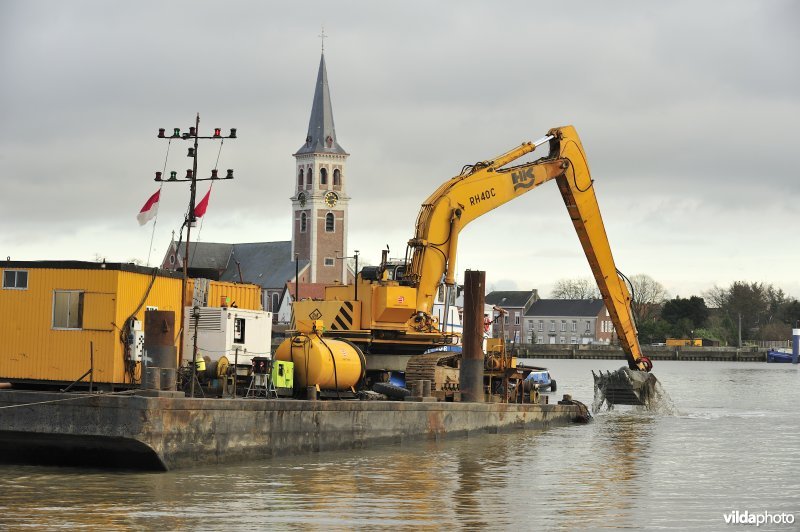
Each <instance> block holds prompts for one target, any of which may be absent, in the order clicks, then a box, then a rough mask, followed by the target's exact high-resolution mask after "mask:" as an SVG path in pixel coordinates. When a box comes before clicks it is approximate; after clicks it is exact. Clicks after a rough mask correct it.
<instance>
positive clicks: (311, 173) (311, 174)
mask: <svg viewBox="0 0 800 532" xmlns="http://www.w3.org/2000/svg"><path fill="white" fill-rule="evenodd" d="M313 182H314V169H313V168H309V169H308V179H307V180H306V188H311V183H313Z"/></svg>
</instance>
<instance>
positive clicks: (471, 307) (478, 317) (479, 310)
mask: <svg viewBox="0 0 800 532" xmlns="http://www.w3.org/2000/svg"><path fill="white" fill-rule="evenodd" d="M485 287H486V272H482V271H477V270H476V271H472V270H467V271H466V273H465V274H464V336H463V338H462V343H463V349H462V351H463V355H462V358H461V376H460V384H459V386H460V388H461V397H462V400H463V401H466V402H471V403H482V402H483V401H484V393H483V306H484V298H485V295H484V291H485Z"/></svg>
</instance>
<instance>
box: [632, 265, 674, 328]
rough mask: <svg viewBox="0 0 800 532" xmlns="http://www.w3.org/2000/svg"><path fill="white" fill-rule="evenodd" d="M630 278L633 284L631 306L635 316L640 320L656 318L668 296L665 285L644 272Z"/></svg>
mask: <svg viewBox="0 0 800 532" xmlns="http://www.w3.org/2000/svg"><path fill="white" fill-rule="evenodd" d="M629 279H630V282H631V285H632V290H631V306H632V307H633V313H634V316H636V319H638V320H639V321H640V322H646V321H649V320H652V319H655V318H656V317H657V316H658V313H659V310H660V308H661V304H662V303H663V302H664V300H665V299H666V298H667V290H666V289H665V288H664V285H662V284H661V283H659V282H658V281H656V280H655V279H653V278H652V277H650V276H649V275H646V274H644V273H640V274H638V275H633V276H631V277H630V278H629Z"/></svg>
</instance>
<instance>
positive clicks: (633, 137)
mask: <svg viewBox="0 0 800 532" xmlns="http://www.w3.org/2000/svg"><path fill="white" fill-rule="evenodd" d="M0 9H1V10H2V12H1V13H0V72H2V75H3V83H2V84H0V102H1V103H0V123H2V124H3V128H1V129H0V172H1V173H2V175H3V176H4V178H3V179H2V180H0V223H1V224H3V227H5V228H7V229H6V230H5V231H3V232H2V233H0V249H1V250H3V251H4V252H5V253H4V255H8V254H11V255H13V256H14V257H15V258H52V259H58V258H84V259H86V258H89V259H90V258H92V257H93V255H94V253H100V254H103V255H109V256H110V258H112V259H114V260H125V259H128V258H130V257H131V256H137V257H139V258H144V255H146V252H147V250H148V247H149V236H150V235H149V230H148V229H147V228H145V229H142V228H139V227H138V226H137V225H136V224H135V222H134V216H135V214H136V212H138V210H139V208H140V207H141V205H142V203H143V202H144V200H145V199H146V198H147V197H148V196H149V195H150V194H151V193H152V192H153V191H154V190H155V188H156V184H155V183H154V182H153V174H154V172H155V171H160V170H162V169H163V168H164V159H165V155H166V148H167V143H166V142H165V141H161V140H159V139H156V138H155V134H156V131H157V129H158V128H159V127H166V128H173V127H181V128H183V129H185V128H187V127H188V126H189V125H190V124H191V123H192V121H193V119H194V116H195V113H197V112H200V114H201V128H205V129H206V130H210V128H212V127H223V128H226V129H227V128H229V127H237V128H238V130H239V139H237V140H236V141H230V142H226V143H225V144H224V147H223V149H222V152H221V154H220V163H219V164H220V168H223V169H227V168H234V169H235V172H236V179H235V180H234V181H232V182H225V183H219V184H218V185H217V186H215V188H214V193H213V195H212V200H211V207H210V209H209V214H208V219H207V220H206V227H205V228H204V230H203V238H204V239H206V238H207V239H208V240H212V239H216V240H223V241H245V240H249V241H257V240H282V239H288V238H290V221H289V214H290V203H289V197H290V196H291V194H292V193H293V186H294V160H293V158H292V157H291V155H292V153H294V152H295V151H296V150H297V148H299V147H300V145H301V144H302V142H303V138H304V137H305V133H306V127H307V124H308V116H309V113H310V107H311V100H312V96H313V84H314V81H315V78H316V68H317V64H318V60H319V46H320V42H319V39H318V38H317V35H318V34H319V32H320V25H321V24H323V23H324V24H325V28H326V30H325V31H326V33H327V34H328V35H329V36H330V38H329V39H327V40H326V60H327V64H328V75H329V81H330V86H331V94H332V100H333V109H334V116H335V121H336V128H337V134H338V136H339V140H340V142H341V144H342V145H343V146H344V147H345V148H346V149H347V150H348V151H349V152H350V153H351V157H350V159H349V161H348V174H347V180H348V181H347V186H348V193H349V194H350V195H351V196H352V198H353V200H352V202H351V226H350V227H351V233H350V239H349V242H350V245H351V246H352V247H353V248H357V249H360V250H361V251H362V253H364V254H365V255H364V256H365V260H366V259H367V257H369V256H370V255H371V260H373V262H374V261H377V258H378V257H379V253H380V249H381V248H382V247H383V246H385V245H386V244H387V243H388V244H390V246H391V248H392V250H393V251H392V253H393V255H394V254H395V250H397V255H402V250H403V249H404V247H405V243H406V241H407V240H408V238H410V237H411V236H412V232H413V224H414V221H415V219H416V215H417V211H418V209H419V207H420V204H421V202H422V201H423V200H424V199H425V198H426V197H427V196H428V195H429V194H430V193H431V192H432V191H433V190H434V189H435V188H436V187H437V186H438V185H439V184H440V183H441V182H443V181H444V180H446V179H448V178H449V177H451V176H453V175H455V174H457V173H458V171H459V170H460V168H461V167H462V166H463V165H464V164H467V163H473V162H475V161H478V160H483V159H487V158H489V157H492V156H494V155H496V154H499V153H502V152H504V151H506V150H507V149H509V148H511V147H512V146H514V145H516V144H518V143H519V142H522V141H524V140H532V139H534V138H538V137H540V136H542V135H543V134H544V133H545V132H546V131H547V130H548V129H549V128H551V127H554V126H558V125H565V124H574V125H575V126H576V127H577V129H578V131H579V133H580V135H581V138H582V140H583V143H584V147H585V148H586V151H587V156H588V157H589V165H590V167H591V169H592V173H593V176H594V178H595V183H596V189H597V193H598V199H599V201H600V203H601V205H600V206H601V210H602V212H603V215H604V220H605V223H606V228H607V230H608V233H609V238H610V240H611V243H612V247H613V250H614V253H615V255H616V257H617V262H618V263H619V266H620V268H621V269H622V270H623V271H626V272H628V273H648V274H650V275H651V276H653V277H654V278H655V279H657V280H661V281H662V282H664V283H665V284H667V285H668V286H667V287H668V289H669V290H670V291H671V292H672V293H681V294H688V292H687V290H689V289H691V290H696V289H698V288H697V287H703V286H711V285H713V284H714V283H724V282H728V281H730V280H733V279H738V278H743V279H751V280H764V281H769V282H775V283H776V284H778V285H783V286H785V287H789V286H796V283H795V284H794V285H793V284H792V283H794V272H793V271H792V270H791V268H790V267H789V266H788V265H789V264H791V263H792V262H793V261H792V260H788V259H791V258H792V256H793V252H792V248H791V246H790V245H789V242H791V238H792V233H791V232H790V230H789V228H790V227H793V226H794V225H796V221H795V218H796V215H795V208H794V206H795V205H797V204H798V201H800V184H799V183H800V182H799V181H798V179H797V171H796V169H795V167H796V165H795V162H794V161H793V160H791V159H794V150H793V148H794V145H795V144H796V141H797V134H796V132H795V127H794V117H797V116H800V96H798V95H800V90H798V89H800V71H798V69H796V68H793V67H792V66H791V65H794V64H796V63H797V60H798V57H797V56H798V52H797V50H800V42H798V41H799V40H800V37H799V36H798V35H800V34H798V32H797V31H796V21H797V20H798V8H797V5H796V3H793V2H769V3H755V2H746V1H742V2H737V1H734V2H726V3H725V4H724V6H720V5H712V4H706V3H700V4H698V3H696V2H671V3H669V4H642V3H640V2H623V1H619V2H612V3H610V4H609V3H604V4H602V5H601V4H597V3H596V2H579V3H577V4H571V5H570V6H569V8H567V7H565V6H564V5H562V4H541V5H535V4H531V3H529V2H522V1H518V2H507V3H504V4H502V5H501V6H497V5H494V4H489V3H485V2H439V3H435V4H430V3H427V2H414V1H412V2H407V3H404V5H403V8H402V9H399V8H396V7H393V6H392V5H384V4H378V3H370V2H356V1H351V2H344V3H340V4H337V6H336V8H335V9H334V8H332V7H331V5H330V4H329V3H326V2H317V1H311V2H306V3H303V4H287V5H275V4H271V3H270V4H267V3H260V2H244V1H243V2H236V3H216V2H169V3H163V2H137V3H136V4H129V5H122V4H114V5H110V4H107V3H104V2H100V1H83V2H70V3H69V4H65V3H59V2H27V1H25V2H24V1H21V0H12V1H7V2H3V3H2V7H0ZM218 147H219V146H218V145H214V144H208V143H206V144H203V145H202V146H201V151H200V167H201V170H199V171H200V173H201V174H205V173H207V172H209V171H210V169H211V168H212V167H213V166H214V163H215V161H216V157H217V149H218ZM185 152H186V145H185V143H182V142H177V143H173V144H172V145H171V146H170V157H169V160H168V162H167V168H166V169H167V171H169V170H176V171H178V172H179V173H180V174H181V175H183V174H184V173H185V170H186V168H187V167H188V163H189V159H187V158H186V156H185V155H186V153H185ZM201 190H203V191H204V190H205V189H204V188H203V187H201ZM187 199H188V190H187V189H186V187H185V186H183V185H165V188H164V193H163V200H162V208H161V212H160V217H159V225H158V228H157V231H156V237H155V247H156V248H158V249H159V250H160V251H159V253H158V255H159V256H160V255H161V254H162V253H163V250H164V249H165V248H166V243H167V242H168V240H169V238H170V233H171V231H172V229H173V228H175V227H177V226H179V225H180V221H181V219H182V214H183V213H184V212H185V210H186V206H185V205H186V201H187ZM148 227H149V226H148ZM773 254H774V255H777V256H779V257H782V259H781V260H768V259H765V255H769V256H772V255H773ZM112 255H113V256H112ZM787 257H788V259H787ZM462 266H464V267H471V268H482V269H485V270H487V277H488V279H489V280H490V281H491V280H492V279H498V281H497V282H498V283H499V282H500V281H499V280H500V279H504V280H508V281H510V282H513V283H516V285H517V286H521V287H523V288H525V287H532V288H533V287H537V286H546V285H548V283H552V282H553V280H555V279H558V278H562V277H565V276H575V277H586V276H588V273H587V272H588V266H587V265H586V261H585V258H584V257H583V254H582V251H581V249H580V245H579V243H578V241H577V237H576V236H575V235H574V231H573V230H572V227H571V223H570V222H569V219H568V217H567V215H566V213H565V212H564V207H563V204H562V203H561V199H560V196H559V195H558V193H557V191H556V190H555V186H553V187H549V188H548V187H542V188H541V190H537V191H535V192H533V193H532V194H530V195H528V196H526V197H525V198H522V199H520V200H517V201H515V202H511V203H509V204H508V205H505V206H503V207H502V208H500V209H498V210H497V211H496V212H495V213H492V214H490V215H487V216H485V217H484V218H482V219H480V220H477V221H476V222H474V223H473V224H472V225H470V226H469V227H468V228H467V229H466V230H465V231H464V234H463V235H462V245H461V247H460V255H459V269H460V270H461V269H463V268H462ZM503 282H505V281H503ZM684 287H687V288H684ZM795 295H800V293H796V294H795Z"/></svg>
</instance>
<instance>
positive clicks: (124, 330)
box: [118, 268, 158, 384]
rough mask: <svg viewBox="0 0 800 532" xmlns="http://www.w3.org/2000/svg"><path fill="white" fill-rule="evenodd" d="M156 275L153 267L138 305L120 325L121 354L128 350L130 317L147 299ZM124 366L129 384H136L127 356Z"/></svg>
mask: <svg viewBox="0 0 800 532" xmlns="http://www.w3.org/2000/svg"><path fill="white" fill-rule="evenodd" d="M156 277H158V269H156V268H153V275H152V277H151V278H150V284H149V285H148V286H147V290H145V293H144V296H143V297H142V300H141V301H140V302H139V306H137V307H136V310H134V311H133V312H132V313H131V315H130V316H128V317H127V319H126V320H125V323H124V324H123V325H122V327H121V328H119V327H118V328H119V329H120V341H121V342H122V346H123V356H126V353H127V351H128V337H129V334H130V328H131V319H132V318H133V317H134V316H136V314H138V313H139V311H140V310H141V309H142V307H143V306H144V304H145V302H146V301H147V297H148V296H149V295H150V291H151V290H152V289H153V285H154V284H155V282H156ZM124 364H125V368H126V369H127V373H128V377H129V379H130V383H131V384H136V374H135V363H133V361H132V360H129V359H128V358H127V357H126V358H125V360H124Z"/></svg>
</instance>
